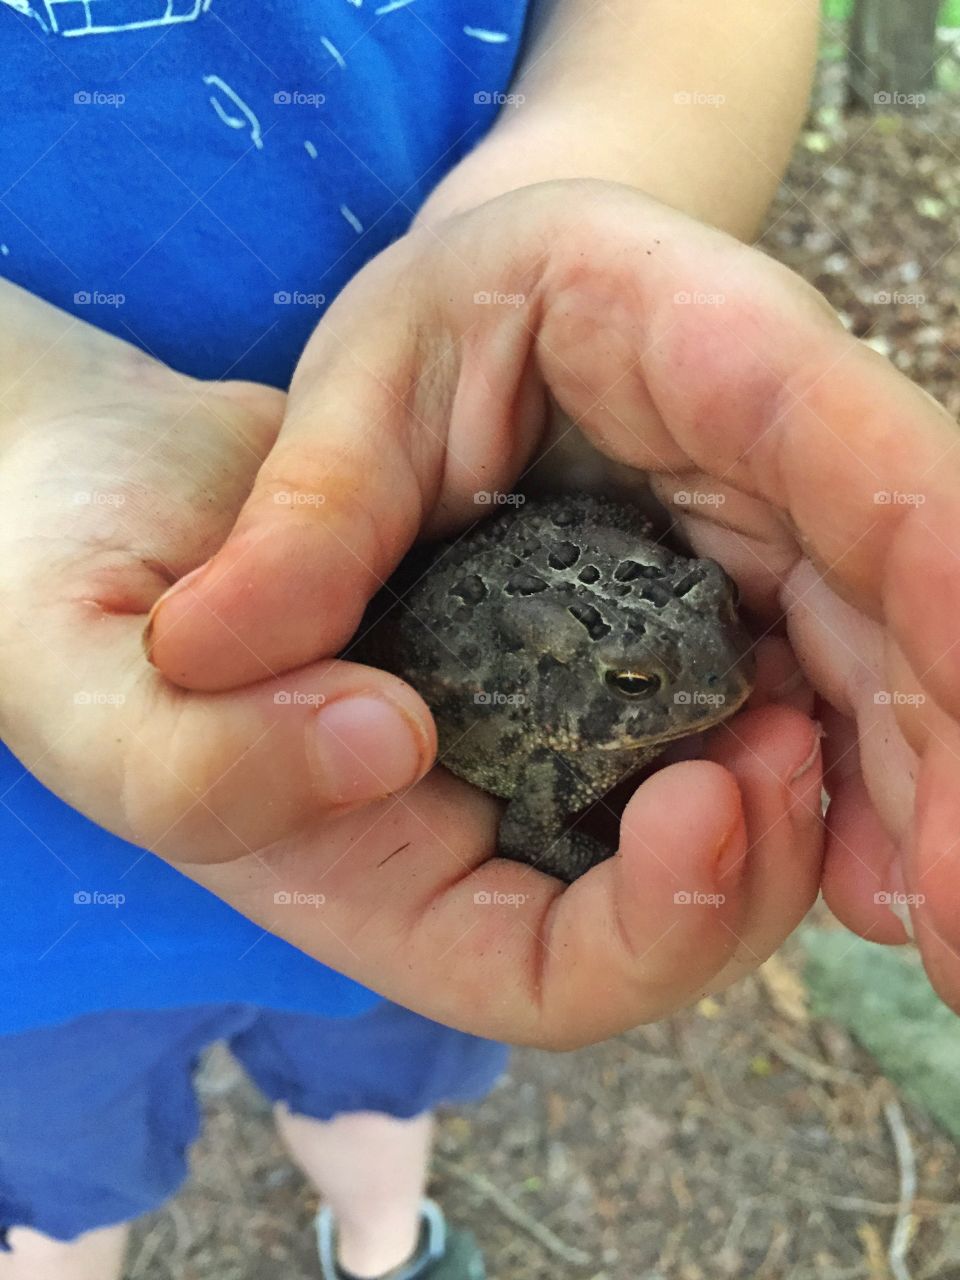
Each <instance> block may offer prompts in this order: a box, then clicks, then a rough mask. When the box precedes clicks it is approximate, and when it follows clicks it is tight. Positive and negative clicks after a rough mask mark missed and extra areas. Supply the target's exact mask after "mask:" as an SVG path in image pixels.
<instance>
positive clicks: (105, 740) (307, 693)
mask: <svg viewBox="0 0 960 1280" xmlns="http://www.w3.org/2000/svg"><path fill="white" fill-rule="evenodd" d="M90 621H91V620H90V618H89V617H78V616H77V610H76V607H75V606H72V607H70V608H69V609H67V610H66V611H65V612H64V614H63V617H62V619H61V621H60V626H61V627H62V629H63V630H64V631H65V632H66V633H67V634H69V635H70V636H71V637H72V639H73V641H74V644H76V642H77V641H78V640H79V642H80V652H79V654H77V650H76V648H75V647H71V648H67V646H65V645H63V644H62V643H61V644H52V645H51V646H50V649H49V651H48V657H47V660H46V661H45V663H44V664H43V671H42V675H41V676H40V677H39V678H34V677H32V676H31V675H30V674H29V668H28V665H27V656H28V650H30V649H32V650H33V651H34V652H35V650H36V647H37V636H36V634H32V633H28V634H26V635H24V636H23V638H22V650H23V651H22V653H19V654H18V651H16V650H14V649H12V648H9V649H8V650H7V654H8V659H9V660H10V662H11V669H12V670H13V671H15V672H17V673H18V675H19V677H20V678H18V682H17V683H18V695H17V698H16V699H10V700H8V706H7V708H6V714H5V722H4V737H5V740H6V741H7V742H8V744H9V746H10V747H11V749H12V750H13V751H14V752H15V753H16V754H17V755H18V756H19V757H20V758H21V759H22V760H24V761H25V762H26V763H27V764H29V765H31V767H32V768H33V769H34V771H35V772H36V773H37V775H38V776H39V777H40V778H41V779H42V780H43V781H44V783H45V784H46V785H47V786H49V787H50V788H51V789H52V790H54V791H55V792H57V794H59V795H62V796H64V797H65V798H66V799H68V800H69V801H70V802H71V803H73V804H74V805H75V807H77V808H79V809H81V810H82V811H83V812H86V813H88V814H89V815H90V816H91V817H93V818H95V820H96V821H97V822H98V823H100V824H101V825H102V826H106V827H108V828H109V829H111V830H112V831H114V832H116V833H117V834H118V835H120V836H122V837H124V838H125V839H127V840H130V841H131V842H133V843H135V844H138V845H140V846H142V847H145V848H149V849H151V850H152V851H153V852H156V853H159V854H161V855H162V856H165V857H168V858H170V859H171V860H172V861H175V862H179V861H183V860H184V859H188V860H190V861H191V862H205V861H219V860H222V859H231V858H236V857H238V856H240V855H242V854H244V853H246V852H248V851H250V850H252V849H257V848H259V847H261V846H263V845H266V844H270V843H271V842H273V841H275V840H279V839H282V838H284V837H288V836H290V835H291V834H292V833H293V832H296V831H298V830H300V828H301V827H302V826H303V825H304V824H306V823H310V822H313V823H316V822H317V821H319V819H320V818H321V817H323V816H324V815H329V814H331V813H341V812H344V811H347V810H349V809H351V808H354V807H356V806H362V805H363V804H366V803H369V802H370V801H372V800H376V799H379V798H381V797H383V796H386V795H390V794H392V793H394V792H396V791H398V790H401V789H403V788H405V787H408V786H409V785H411V784H412V783H413V782H415V781H416V780H417V779H418V778H420V777H421V776H422V775H423V774H424V773H425V772H426V771H427V769H428V768H429V767H430V765H431V763H432V761H433V758H434V756H435V753H436V738H435V732H434V727H433V720H432V717H431V716H430V713H429V711H428V709H427V708H426V706H425V705H424V703H423V701H422V699H421V698H420V697H419V695H418V694H416V693H415V692H414V690H413V689H412V688H411V687H410V686H409V685H407V684H406V683H404V682H403V681H402V680H399V679H397V678H396V677H394V676H391V675H388V674H387V673H385V672H381V671H374V670H371V669H370V668H367V667H364V666H360V665H358V664H356V663H349V662H321V663H316V664H313V665H312V666H310V667H307V668H304V669H302V670H300V671H298V672H297V673H296V675H295V676H286V677H282V678H279V679H276V680H271V681H265V682H262V683H261V684H258V685H256V686H254V687H252V688H250V689H245V690H240V691H237V692H236V693H234V694H232V695H229V696H220V695H201V694H196V695H189V696H188V695H185V694H183V693H182V692H180V691H178V690H176V689H174V688H173V687H172V686H170V685H169V684H168V683H167V682H166V681H165V680H164V679H163V678H162V677H161V676H159V675H158V674H157V673H156V672H154V671H152V670H151V669H150V668H149V667H146V664H144V663H143V659H142V654H141V652H140V639H139V629H140V628H139V620H138V618H137V617H133V618H131V617H129V616H115V617H109V616H102V615H100V616H98V618H97V620H96V635H95V643H91V642H90V641H89V640H87V639H86V635H87V632H88V631H89V629H90ZM44 648H45V649H46V646H44ZM64 653H65V654H66V655H67V656H66V657H60V658H59V660H55V659H54V656H53V655H54V654H64ZM74 654H77V656H76V657H74ZM51 726H55V733H53V734H52V735H51ZM77 760H84V761H87V762H88V765H87V768H86V770H85V772H84V774H83V776H82V777H81V778H78V776H77V770H76V761H77Z"/></svg>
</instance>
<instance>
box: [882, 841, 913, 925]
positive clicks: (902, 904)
mask: <svg viewBox="0 0 960 1280" xmlns="http://www.w3.org/2000/svg"><path fill="white" fill-rule="evenodd" d="M887 886H888V895H889V898H890V901H889V902H888V903H887V907H888V909H889V910H890V911H891V912H892V913H893V914H894V915H895V916H896V917H897V919H898V920H899V921H900V923H901V924H902V925H903V931H904V933H905V934H906V935H907V937H908V939H909V940H910V941H911V942H914V943H915V942H916V940H917V935H916V933H915V932H914V928H913V917H912V916H911V915H910V904H909V900H908V897H907V882H906V881H905V880H904V878H903V863H902V862H901V861H900V857H899V855H898V856H896V857H894V859H893V861H892V862H891V863H890V866H889V867H888V869H887Z"/></svg>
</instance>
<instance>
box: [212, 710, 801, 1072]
mask: <svg viewBox="0 0 960 1280" xmlns="http://www.w3.org/2000/svg"><path fill="white" fill-rule="evenodd" d="M754 719H755V723H754V724H751V723H749V722H750V721H752V720H754ZM743 720H744V721H745V722H748V723H746V725H745V728H744V745H743V747H742V748H739V747H738V748H736V749H735V750H733V753H732V754H733V755H734V756H738V752H739V751H741V750H742V752H743V759H742V760H740V759H739V756H738V768H741V766H742V773H743V778H744V780H745V782H746V787H747V799H746V802H745V806H744V804H742V802H741V797H740V791H739V790H738V780H737V779H736V778H735V777H734V776H733V775H732V774H730V773H729V772H728V771H727V770H726V769H725V768H722V767H720V766H719V765H717V764H715V763H713V762H710V761H691V762H686V763H684V764H680V765H675V766H673V767H671V768H668V769H666V770H663V771H661V772H659V773H657V774H654V775H653V776H652V777H651V778H650V779H648V781H647V782H645V783H644V784H643V785H642V786H641V787H640V788H639V790H638V791H637V793H636V795H635V796H634V797H633V798H632V800H631V801H630V804H629V805H628V807H627V810H626V812H625V814H624V819H623V825H622V833H621V854H620V856H619V857H618V858H615V859H613V860H611V861H610V862H607V863H604V864H602V865H601V866H599V867H596V868H594V869H593V870H592V871H591V872H589V873H588V874H587V875H586V876H585V877H583V878H582V879H581V880H579V881H577V882H576V883H575V884H574V885H572V886H570V887H569V888H564V886H562V885H561V884H559V883H558V882H557V881H555V880H553V879H552V878H551V877H548V876H545V875H542V874H540V873H539V872H536V871H534V870H533V869H531V868H529V867H524V866H521V865H519V864H517V863H512V862H507V861H505V860H502V859H489V851H490V849H491V848H492V847H493V843H494V840H495V831H496V809H495V807H494V805H493V804H492V803H491V801H490V800H489V798H488V797H483V796H480V795H479V794H478V793H476V792H475V791H473V790H472V789H470V788H467V787H465V786H464V785H463V784H462V783H459V782H457V781H456V780H454V779H452V778H451V777H450V776H449V775H447V774H445V773H444V771H443V770H437V771H435V772H434V773H433V774H431V775H430V777H429V778H427V779H425V780H424V782H423V783H421V784H420V785H419V786H418V787H417V788H416V789H415V790H414V791H412V792H407V793H404V794H403V795H400V796H397V797H395V798H394V799H392V800H390V801H385V802H383V803H382V804H381V805H377V806H373V807H372V808H371V809H367V810H364V811H363V812H357V813H354V814H351V815H347V816H346V817H344V818H342V819H337V820H335V821H334V822H332V823H330V824H327V826H326V827H325V829H324V831H323V835H322V839H320V838H319V836H318V837H317V839H316V840H314V841H313V842H312V843H310V842H308V845H307V847H304V846H303V845H301V844H298V843H297V842H296V841H288V842H283V843H282V844H281V845H280V846H275V847H273V848H271V849H270V850H267V851H263V852H262V854H261V856H260V857H259V858H258V859H257V860H255V861H254V860H253V859H246V860H243V861H241V862H240V863H234V864H229V865H223V866H217V867H207V868H200V869H196V868H194V869H192V873H193V874H196V875H198V876H199V877H202V882H203V883H206V884H208V885H209V886H210V887H212V888H215V889H216V891H217V892H219V893H221V894H223V895H224V896H226V897H227V898H228V900H235V897H236V895H239V896H240V900H241V909H242V910H244V911H245V912H246V913H247V914H250V915H252V916H253V917H254V918H255V919H257V920H259V921H260V922H261V923H262V924H263V925H264V927H266V928H270V929H271V930H273V931H275V932H279V933H281V935H282V936H284V937H286V938H288V939H289V940H290V941H292V942H294V943H295V945H297V946H299V947H300V948H301V949H303V950H305V951H307V952H309V953H310V954H312V955H315V956H317V957H318V958H320V959H323V960H324V961H325V962H326V963H330V964H333V965H334V966H335V967H336V968H338V969H340V970H341V971H344V972H347V973H349V974H350V975H351V976H353V977H356V978H358V979H359V980H360V981H362V982H365V983H366V984H368V985H372V986H373V987H374V988H375V989H376V990H378V991H380V992H382V993H383V994H384V995H387V996H389V997H390V998H392V999H394V1000H399V1001H400V1002H402V1003H404V1004H407V1005H408V1006H410V1007H412V1008H415V1009H417V1010H419V1011H420V1012H423V1013H425V1014H427V1015H429V1016H431V1017H434V1018H438V1019H440V1020H441V1021H444V1022H449V1023H451V1024H453V1025H457V1026H464V1027H467V1028H468V1029H470V1030H472V1031H474V1032H477V1033H479V1034H482V1035H488V1036H493V1037H498V1038H502V1039H507V1040H511V1041H514V1042H528V1043H536V1044H540V1045H544V1046H547V1047H554V1048H563V1047H570V1046H572V1045H575V1044H583V1043H587V1042H589V1041H591V1040H596V1039H599V1038H602V1037H603V1036H607V1035H610V1034H613V1033H614V1032H616V1031H619V1030H622V1029H624V1028H625V1027H628V1026H633V1025H635V1024H637V1023H638V1022H642V1021H645V1020H650V1019H653V1018H656V1017H660V1016H663V1015H664V1014H665V1013H666V1012H668V1011H672V1010H673V1009H674V1008H676V1007H677V1005H678V1004H682V1003H686V1002H688V1001H689V1000H691V999H693V998H695V996H696V995H697V994H698V993H699V992H701V991H702V990H704V989H705V988H706V985H707V984H708V983H709V982H710V980H711V978H712V977H713V976H715V975H716V974H717V973H719V972H720V971H721V970H722V969H723V968H724V966H725V965H726V964H727V963H728V962H729V961H730V959H731V957H733V956H734V955H736V953H737V949H738V947H740V946H742V945H743V942H744V941H745V942H746V945H747V946H749V947H750V948H751V949H752V950H756V949H757V948H759V950H758V951H757V954H761V953H762V951H763V950H764V949H765V948H767V947H768V946H770V945H771V944H772V942H773V940H774V938H779V937H782V936H783V935H784V934H785V932H786V931H787V930H788V929H789V928H790V927H791V926H792V924H793V923H794V922H795V921H796V919H797V918H798V916H799V914H801V913H802V911H803V910H804V909H805V906H806V904H807V903H808V902H809V900H810V897H811V895H812V893H813V892H814V890H815V884H816V880H817V857H816V852H817V841H816V838H814V839H812V840H811V838H810V834H809V832H810V827H811V816H810V814H809V813H807V814H805V815H802V816H801V817H799V819H797V821H798V822H799V826H795V825H794V817H793V816H792V813H793V811H794V810H795V809H796V807H797V805H803V806H806V807H807V808H808V809H809V805H810V799H809V797H810V794H811V790H812V788H814V787H815V786H816V782H815V781H814V782H809V781H808V780H807V776H806V774H805V775H804V780H803V781H802V782H801V783H800V784H799V797H798V796H797V795H796V794H795V792H796V790H797V788H796V787H793V788H791V782H790V779H791V778H793V776H794V775H795V774H796V773H797V769H798V767H799V766H800V765H802V764H803V763H804V761H809V759H810V746H811V741H813V730H812V728H811V726H810V725H809V724H808V723H807V722H806V721H805V720H804V719H803V718H802V717H799V716H798V715H797V713H795V712H792V711H786V710H780V709H776V708H768V709H765V710H763V711H760V712H757V713H753V715H752V716H745V717H743ZM779 730H785V733H783V734H780V733H779ZM770 734H775V735H776V736H777V737H778V738H782V740H783V741H784V743H785V746H784V750H783V751H782V753H779V754H778V753H777V751H776V750H775V751H774V761H775V767H774V769H773V772H772V773H770V771H769V770H765V769H764V768H763V766H762V765H761V764H760V763H759V758H758V756H757V753H756V750H755V748H756V747H758V746H761V745H763V744H764V742H765V740H766V738H767V737H768V736H769V735H770ZM798 756H802V757H803V758H802V759H798ZM807 772H808V773H809V774H810V776H811V777H814V775H816V774H817V771H816V770H815V769H813V770H810V769H808V771H807ZM788 792H789V796H790V798H789V799H788ZM745 814H746V816H745ZM778 819H783V822H782V823H781V822H779V821H778ZM748 824H755V825H757V826H758V827H760V828H766V829H765V830H760V831H758V833H757V834H758V836H759V838H760V840H761V842H762V844H763V849H762V852H761V855H760V856H761V858H762V859H763V860H764V861H766V860H767V859H769V860H770V862H771V864H774V863H775V864H777V868H778V870H779V873H780V884H779V888H778V889H777V891H776V892H774V891H773V889H774V888H775V887H776V886H774V885H772V882H773V880H774V875H773V866H772V865H771V868H770V869H769V870H764V871H763V872H762V874H760V876H759V880H758V883H757V888H755V889H754V888H749V886H751V885H752V883H753V880H752V877H753V874H754V873H753V872H752V871H751V870H750V858H751V857H752V856H753V851H752V849H751V850H750V851H749V853H748V846H749V835H748ZM812 825H813V827H814V829H815V827H816V822H815V821H813V823H812ZM771 830H777V831H779V832H780V834H779V835H777V836H776V837H774V836H772V835H771V834H770V831H771ZM798 841H799V850H797V849H796V845H797V842H798ZM774 843H776V848H774ZM788 849H793V851H794V857H793V861H792V862H791V861H790V860H789V859H788V858H787V857H786V856H785V851H786V850H788ZM798 854H799V856H797V855H798ZM743 885H747V886H748V890H746V891H745V890H744V889H743V888H742V886H743ZM278 889H279V890H280V891H281V893H282V896H283V903H284V905H283V909H282V910H278V909H276V907H275V906H274V905H273V899H274V894H275V892H276V891H277V890H278ZM298 894H300V895H301V900H302V901H303V902H304V903H305V904H306V905H304V906H302V907H299V908H298V901H297V895H298ZM745 894H746V896H745ZM318 896H322V897H323V906H322V909H321V910H317V909H314V908H313V907H312V906H311V905H309V903H310V902H311V901H315V900H317V898H318ZM754 896H756V898H757V901H756V902H753V897H754ZM763 913H766V914H767V916H768V917H769V919H768V921H767V922H766V923H763V924H761V923H759V921H760V920H761V917H762V915H763ZM744 919H747V921H748V928H747V932H744V928H743V921H744ZM358 940H362V943H363V945H362V947H361V945H360V944H359V942H358ZM745 954H749V953H745Z"/></svg>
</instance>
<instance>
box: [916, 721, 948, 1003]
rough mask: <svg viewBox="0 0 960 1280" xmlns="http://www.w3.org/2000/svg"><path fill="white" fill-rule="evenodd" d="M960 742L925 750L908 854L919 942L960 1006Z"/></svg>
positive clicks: (933, 973)
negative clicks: (959, 776) (959, 765)
mask: <svg viewBox="0 0 960 1280" xmlns="http://www.w3.org/2000/svg"><path fill="white" fill-rule="evenodd" d="M958 751H960V744H958V742H957V740H956V738H954V739H953V740H951V741H945V742H939V743H933V744H931V746H930V747H928V748H927V750H926V751H925V753H924V756H923V760H922V763H921V770H920V779H919V784H918V789H917V826H916V832H915V839H914V840H913V841H912V842H911V843H910V845H909V846H908V848H907V851H906V857H905V858H904V877H905V880H906V887H907V890H908V892H910V893H911V894H913V895H916V896H917V897H918V899H919V903H918V906H917V907H916V909H915V910H914V912H913V918H914V922H915V925H916V933H917V942H918V944H919V946H920V950H921V953H922V955H923V959H924V964H925V965H926V968H927V972H928V973H929V975H930V979H931V981H932V983H933V985H934V986H935V987H936V989H937V991H938V992H939V994H940V995H941V996H942V998H943V999H944V1000H945V1001H946V1002H947V1003H948V1004H949V1005H951V1006H952V1007H953V1008H954V1009H955V1010H957V1011H960V834H958V833H960V790H958V788H957V785H956V778H957V759H958Z"/></svg>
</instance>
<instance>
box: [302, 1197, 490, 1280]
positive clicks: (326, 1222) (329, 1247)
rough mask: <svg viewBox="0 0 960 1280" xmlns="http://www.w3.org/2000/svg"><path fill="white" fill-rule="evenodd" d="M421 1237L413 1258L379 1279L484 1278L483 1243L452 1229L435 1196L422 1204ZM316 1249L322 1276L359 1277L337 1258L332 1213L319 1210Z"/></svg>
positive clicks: (326, 1279) (337, 1278)
mask: <svg viewBox="0 0 960 1280" xmlns="http://www.w3.org/2000/svg"><path fill="white" fill-rule="evenodd" d="M421 1213H422V1218H421V1226H420V1239H419V1241H418V1243H417V1248H416V1250H415V1252H414V1254H413V1257H412V1258H408V1260H407V1261H406V1262H404V1263H401V1265H400V1266H399V1267H394V1269H393V1270H392V1271H388V1272H387V1273H386V1274H385V1275H384V1276H382V1277H378V1278H377V1280H485V1277H486V1274H487V1271H486V1267H485V1265H484V1261H483V1254H482V1253H481V1252H480V1246H479V1245H478V1244H477V1242H476V1240H475V1239H474V1236H473V1232H471V1231H457V1230H453V1229H452V1228H450V1227H449V1226H448V1225H447V1220H446V1218H445V1217H444V1216H443V1210H442V1209H441V1208H440V1206H439V1205H438V1204H436V1203H435V1202H434V1201H433V1200H424V1202H423V1206H422V1210H421ZM316 1227H317V1249H318V1251H319V1254H320V1267H321V1270H322V1272H323V1280H356V1278H355V1277H354V1276H353V1275H352V1274H351V1273H350V1272H349V1271H345V1270H344V1269H343V1268H342V1267H341V1266H340V1265H339V1264H338V1262H337V1248H336V1230H335V1226H334V1221H333V1214H332V1213H331V1212H330V1210H329V1209H327V1208H325V1209H321V1210H320V1212H319V1213H318V1214H317V1222H316Z"/></svg>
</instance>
